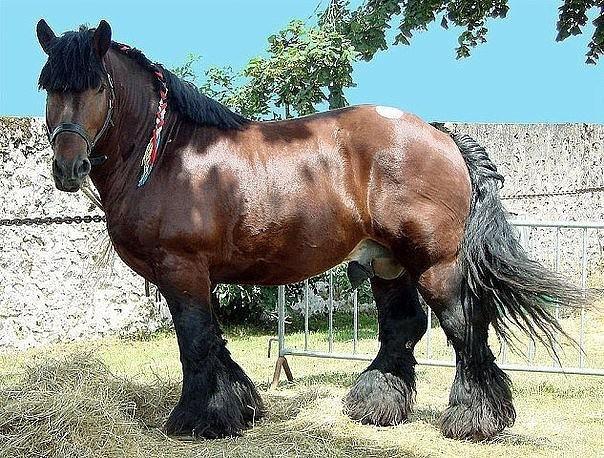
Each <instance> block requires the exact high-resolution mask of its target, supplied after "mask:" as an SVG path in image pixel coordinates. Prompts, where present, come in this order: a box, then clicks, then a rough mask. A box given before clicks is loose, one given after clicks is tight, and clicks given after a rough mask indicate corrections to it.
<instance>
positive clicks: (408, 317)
mask: <svg viewBox="0 0 604 458" xmlns="http://www.w3.org/2000/svg"><path fill="white" fill-rule="evenodd" d="M371 288H372V290H373V296H374V298H375V302H376V305H377V309H378V321H379V340H380V350H379V352H378V354H377V356H376V357H375V359H374V360H373V362H372V363H371V364H370V365H369V367H368V368H367V369H366V370H365V371H364V372H363V373H362V374H361V375H360V376H359V377H358V379H357V381H356V382H355V384H354V386H353V387H352V389H351V390H350V392H349V393H348V395H347V396H346V399H345V400H344V411H345V412H346V413H347V414H348V415H349V416H350V417H351V418H352V419H353V420H359V421H361V422H362V423H369V424H374V425H378V426H390V425H396V424H398V423H401V422H403V421H405V420H406V419H407V416H408V415H409V412H410V411H411V409H412V407H413V402H414V399H415V364H416V361H415V358H414V357H413V349H414V347H415V344H416V343H417V342H418V341H419V340H420V339H421V337H422V336H423V335H424V333H425V332H426V324H427V318H426V314H425V313H424V311H423V309H422V307H421V305H420V302H419V296H418V293H417V288H416V287H415V285H414V284H413V283H411V281H410V280H408V279H406V278H399V279H396V280H382V279H380V278H378V277H374V278H372V279H371Z"/></svg>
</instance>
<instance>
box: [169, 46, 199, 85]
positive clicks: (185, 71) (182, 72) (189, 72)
mask: <svg viewBox="0 0 604 458" xmlns="http://www.w3.org/2000/svg"><path fill="white" fill-rule="evenodd" d="M200 59H201V56H200V55H199V54H194V53H189V54H188V55H187V57H186V58H185V61H184V63H183V64H182V65H180V66H179V67H175V68H173V69H172V73H174V74H175V75H176V76H179V77H181V78H182V79H184V80H187V81H189V82H191V83H194V82H195V79H196V74H195V70H193V66H194V65H195V64H196V63H197V62H199V60H200Z"/></svg>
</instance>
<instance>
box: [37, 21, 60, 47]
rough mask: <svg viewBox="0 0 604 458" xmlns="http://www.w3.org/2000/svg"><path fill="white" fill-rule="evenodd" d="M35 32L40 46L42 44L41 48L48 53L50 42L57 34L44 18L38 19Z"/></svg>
mask: <svg viewBox="0 0 604 458" xmlns="http://www.w3.org/2000/svg"><path fill="white" fill-rule="evenodd" d="M36 34H37V35H38V41H39V42H40V46H42V50H43V51H44V52H45V53H46V54H48V53H49V52H50V47H51V45H52V42H53V41H55V38H57V36H56V35H55V33H54V32H53V31H52V29H51V28H50V26H49V25H48V24H47V23H46V21H45V20H44V19H40V20H39V21H38V25H37V26H36Z"/></svg>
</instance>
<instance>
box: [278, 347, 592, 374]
mask: <svg viewBox="0 0 604 458" xmlns="http://www.w3.org/2000/svg"><path fill="white" fill-rule="evenodd" d="M285 354H286V355H291V356H308V357H311V358H328V359H346V360H351V361H373V359H374V357H375V356H374V355H368V354H363V353H357V354H353V353H328V352H321V351H302V350H296V349H291V348H286V349H285ZM417 363H418V364H420V365H422V366H438V367H455V366H456V364H455V362H454V361H446V360H442V361H441V360H433V359H421V358H418V359H417ZM499 367H500V368H501V369H503V370H507V371H520V372H542V373H548V374H566V375H601V376H604V369H592V368H587V367H551V366H530V365H522V364H499Z"/></svg>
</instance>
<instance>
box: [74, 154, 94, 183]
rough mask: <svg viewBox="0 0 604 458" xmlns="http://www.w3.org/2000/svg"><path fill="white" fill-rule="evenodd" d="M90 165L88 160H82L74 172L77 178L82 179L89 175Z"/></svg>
mask: <svg viewBox="0 0 604 458" xmlns="http://www.w3.org/2000/svg"><path fill="white" fill-rule="evenodd" d="M91 168H92V167H91V165H90V161H89V160H88V158H84V159H82V161H81V162H80V163H79V165H78V167H77V170H76V172H77V173H76V175H77V176H78V177H79V178H84V177H85V176H86V175H88V174H89V173H90V169H91Z"/></svg>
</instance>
